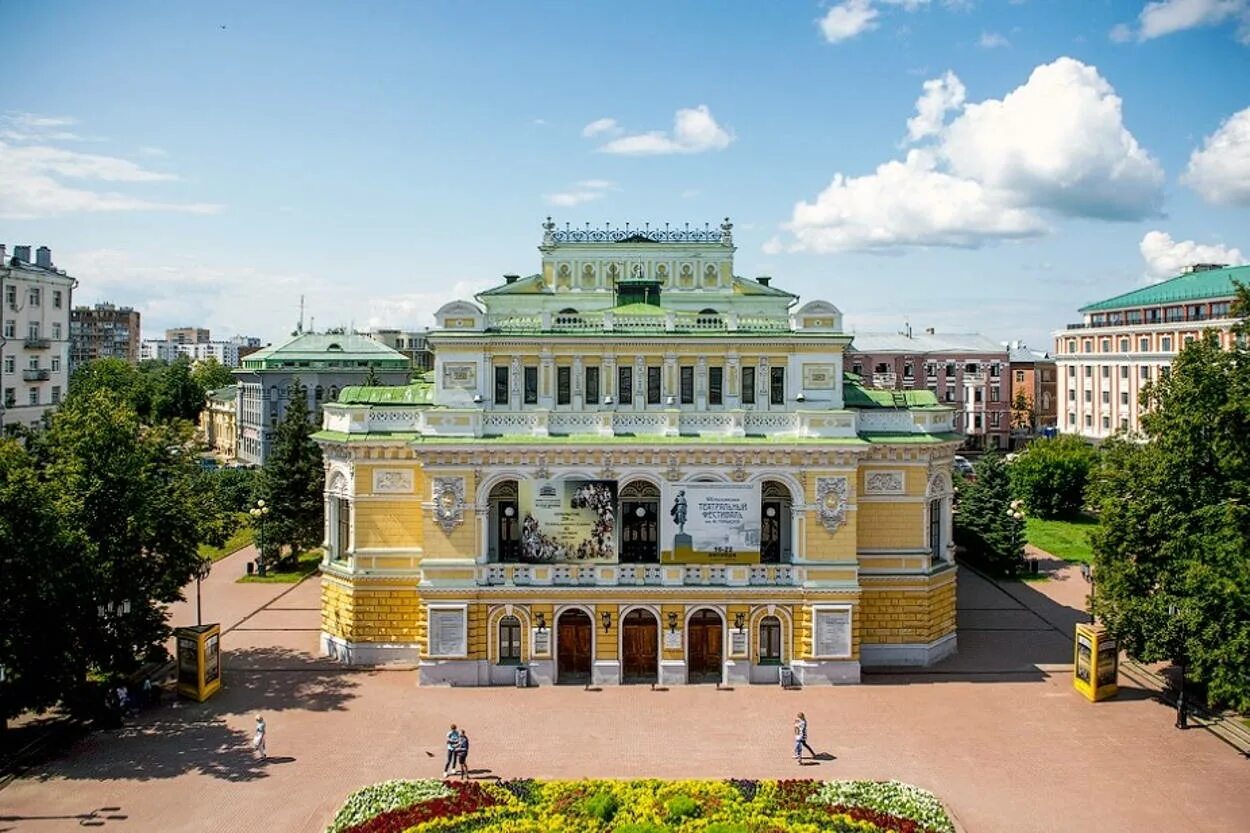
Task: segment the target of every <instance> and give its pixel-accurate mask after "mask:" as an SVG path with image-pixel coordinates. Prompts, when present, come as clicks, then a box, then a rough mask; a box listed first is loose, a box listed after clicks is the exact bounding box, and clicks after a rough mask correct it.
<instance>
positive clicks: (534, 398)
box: [524, 365, 538, 405]
mask: <svg viewBox="0 0 1250 833" xmlns="http://www.w3.org/2000/svg"><path fill="white" fill-rule="evenodd" d="M524 382H525V399H524V402H525V404H526V405H537V404H538V368H537V367H535V366H533V365H529V366H528V367H526V368H525V373H524Z"/></svg>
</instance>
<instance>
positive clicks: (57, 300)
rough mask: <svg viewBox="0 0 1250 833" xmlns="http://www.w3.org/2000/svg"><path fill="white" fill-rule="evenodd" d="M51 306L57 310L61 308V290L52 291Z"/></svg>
mask: <svg viewBox="0 0 1250 833" xmlns="http://www.w3.org/2000/svg"><path fill="white" fill-rule="evenodd" d="M52 306H54V307H56V308H57V309H60V308H61V290H59V289H54V290H52Z"/></svg>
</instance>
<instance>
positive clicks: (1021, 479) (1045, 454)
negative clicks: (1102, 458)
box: [1008, 434, 1098, 518]
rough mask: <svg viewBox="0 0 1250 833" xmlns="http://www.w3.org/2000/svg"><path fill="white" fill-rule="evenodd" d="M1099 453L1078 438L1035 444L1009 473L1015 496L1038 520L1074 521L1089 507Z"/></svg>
mask: <svg viewBox="0 0 1250 833" xmlns="http://www.w3.org/2000/svg"><path fill="white" fill-rule="evenodd" d="M1097 462H1098V452H1097V451H1095V450H1094V448H1093V447H1092V446H1090V445H1089V444H1088V443H1086V442H1085V441H1084V440H1082V439H1081V438H1080V437H1078V436H1076V435H1074V434H1062V435H1060V436H1058V437H1053V438H1043V439H1038V440H1034V441H1033V443H1032V444H1030V445H1029V447H1028V448H1027V449H1025V450H1024V452H1023V453H1021V455H1020V456H1019V458H1017V459H1016V461H1015V462H1014V463H1012V465H1011V467H1010V469H1009V470H1008V472H1009V474H1010V477H1011V492H1012V494H1013V495H1014V496H1015V497H1016V498H1018V499H1019V500H1020V501H1022V502H1023V503H1024V507H1025V509H1027V510H1028V513H1029V514H1030V515H1032V516H1033V517H1035V518H1071V517H1074V516H1076V515H1077V514H1079V513H1080V511H1081V507H1082V506H1083V505H1084V503H1085V485H1086V483H1087V482H1088V481H1089V474H1090V471H1091V470H1092V469H1093V467H1094V465H1095V464H1096V463H1097Z"/></svg>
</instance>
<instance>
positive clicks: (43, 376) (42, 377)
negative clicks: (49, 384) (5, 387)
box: [22, 367, 52, 382]
mask: <svg viewBox="0 0 1250 833" xmlns="http://www.w3.org/2000/svg"><path fill="white" fill-rule="evenodd" d="M51 378H52V371H51V370H48V369H47V368H46V367H41V368H39V369H37V370H23V371H22V381H23V382H46V381H48V380H49V379H51Z"/></svg>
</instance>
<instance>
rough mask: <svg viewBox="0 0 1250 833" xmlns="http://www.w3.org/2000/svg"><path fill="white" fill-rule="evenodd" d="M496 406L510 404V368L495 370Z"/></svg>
mask: <svg viewBox="0 0 1250 833" xmlns="http://www.w3.org/2000/svg"><path fill="white" fill-rule="evenodd" d="M495 404H496V405H507V404H508V368H506V367H496V368H495Z"/></svg>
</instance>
